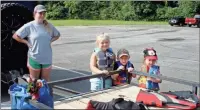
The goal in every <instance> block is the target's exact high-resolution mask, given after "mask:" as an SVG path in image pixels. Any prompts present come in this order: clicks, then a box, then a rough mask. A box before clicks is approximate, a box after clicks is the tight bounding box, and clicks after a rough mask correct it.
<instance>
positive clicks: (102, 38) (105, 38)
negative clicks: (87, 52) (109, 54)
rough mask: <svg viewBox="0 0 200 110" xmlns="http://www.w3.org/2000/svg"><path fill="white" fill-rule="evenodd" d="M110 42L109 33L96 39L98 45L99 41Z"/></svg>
mask: <svg viewBox="0 0 200 110" xmlns="http://www.w3.org/2000/svg"><path fill="white" fill-rule="evenodd" d="M102 40H108V41H109V42H110V36H109V35H108V34H107V33H102V34H100V35H98V36H97V37H96V44H97V45H98V41H102Z"/></svg>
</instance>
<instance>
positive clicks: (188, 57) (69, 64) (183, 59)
mask: <svg viewBox="0 0 200 110" xmlns="http://www.w3.org/2000/svg"><path fill="white" fill-rule="evenodd" d="M57 28H58V29H59V31H60V32H61V35H62V37H61V38H60V39H59V40H58V41H56V42H54V43H53V45H52V47H53V65H54V66H53V71H52V74H51V80H59V79H65V78H72V77H77V76H83V75H89V74H91V73H90V70H89V58H90V55H91V53H92V50H93V48H94V47H95V38H96V37H95V36H96V35H98V34H100V33H102V32H105V33H108V34H109V35H110V37H111V47H112V48H113V50H114V52H115V53H116V52H117V50H118V49H119V48H127V49H128V50H129V51H130V55H131V59H130V60H131V61H132V62H133V64H134V66H135V68H136V69H137V70H139V68H140V65H141V64H142V57H143V55H142V51H143V49H144V48H146V47H154V48H155V49H156V50H157V54H158V58H159V60H158V65H160V66H161V73H162V74H163V75H165V76H170V77H175V78H180V79H186V80H189V81H196V82H199V36H200V35H199V31H200V30H199V28H194V27H191V28H189V27H170V26H164V25H159V26H158V25H154V26H147V25H143V26H141V25H135V26H91V27H87V26H79V27H57ZM71 70H74V71H79V72H72V71H71ZM133 82H136V80H135V79H134V80H133ZM60 86H62V87H67V88H69V89H73V90H76V91H79V92H87V91H89V88H90V83H89V80H86V81H81V82H74V83H69V84H63V85H60ZM186 89H191V87H189V86H185V85H182V84H176V83H172V82H168V81H163V83H162V84H161V91H169V90H172V91H173V90H186ZM55 98H58V96H56V97H55ZM59 98H60V97H59ZM3 99H4V101H6V99H9V98H8V95H7V96H4V97H3Z"/></svg>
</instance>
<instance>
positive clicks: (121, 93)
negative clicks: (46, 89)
mask: <svg viewBox="0 0 200 110" xmlns="http://www.w3.org/2000/svg"><path fill="white" fill-rule="evenodd" d="M140 89H143V88H140V87H137V86H134V85H131V84H130V85H123V86H120V87H113V88H111V89H107V90H102V91H97V92H92V93H87V94H83V95H79V96H75V97H73V98H68V99H66V100H62V101H57V102H55V106H54V108H55V109H63V108H65V109H85V108H86V107H87V103H88V102H89V100H96V101H101V102H109V101H111V100H112V99H113V98H119V97H123V98H124V99H125V100H131V101H133V102H135V101H136V97H137V94H138V93H139V91H140ZM143 90H145V89H143ZM148 108H149V109H156V108H157V107H148ZM157 109H161V108H157Z"/></svg>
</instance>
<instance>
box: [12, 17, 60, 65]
mask: <svg viewBox="0 0 200 110" xmlns="http://www.w3.org/2000/svg"><path fill="white" fill-rule="evenodd" d="M49 27H50V30H51V32H48V31H47V28H46V27H45V26H44V24H39V23H37V22H36V21H31V22H29V23H26V24H24V25H23V26H22V27H21V28H20V29H19V30H17V31H16V34H17V35H18V36H19V37H20V38H25V37H27V38H28V42H29V43H30V44H31V45H32V47H31V48H29V51H28V57H31V58H32V59H34V60H35V61H37V62H38V63H40V64H52V48H51V39H52V37H55V36H60V32H59V31H58V30H57V29H56V28H55V27H54V26H53V25H52V24H50V23H49Z"/></svg>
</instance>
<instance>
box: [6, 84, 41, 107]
mask: <svg viewBox="0 0 200 110" xmlns="http://www.w3.org/2000/svg"><path fill="white" fill-rule="evenodd" d="M26 88H27V86H25V85H18V84H16V83H15V84H13V85H11V86H10V88H9V90H8V93H9V94H10V100H11V109H12V110H16V109H33V110H39V109H37V108H35V107H34V106H32V105H30V104H29V103H28V101H27V100H29V99H31V96H30V94H29V93H27V92H26Z"/></svg>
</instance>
